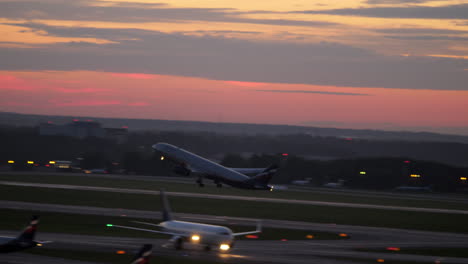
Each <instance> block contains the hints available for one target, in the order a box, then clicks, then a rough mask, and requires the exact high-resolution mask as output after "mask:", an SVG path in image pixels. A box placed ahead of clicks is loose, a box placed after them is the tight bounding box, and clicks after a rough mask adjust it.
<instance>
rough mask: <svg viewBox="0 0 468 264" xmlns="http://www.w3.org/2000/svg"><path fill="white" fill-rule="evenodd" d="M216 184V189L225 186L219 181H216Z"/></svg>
mask: <svg viewBox="0 0 468 264" xmlns="http://www.w3.org/2000/svg"><path fill="white" fill-rule="evenodd" d="M214 183H215V184H216V187H218V188H221V187H223V185H222V184H221V183H220V182H219V181H215V182H214Z"/></svg>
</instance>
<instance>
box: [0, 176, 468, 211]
mask: <svg viewBox="0 0 468 264" xmlns="http://www.w3.org/2000/svg"><path fill="white" fill-rule="evenodd" d="M0 184H1V185H9V186H24V187H40V188H52V189H67V190H84V191H104V192H118V193H132V194H150V195H159V191H153V190H142V189H128V188H111V187H96V186H81V185H67V184H48V183H29V182H14V181H0ZM167 193H168V194H169V195H170V196H181V197H192V198H209V199H224V200H238V201H254V202H269V203H290V204H306V205H319V206H334V207H348V208H367V209H382V210H398V211H408V212H428V213H445V214H468V210H454V209H440V208H421V207H404V206H389V205H374V204H359V203H338V202H322V201H311V200H295V199H280V198H265V197H252V196H235V195H216V194H204V193H185V192H167Z"/></svg>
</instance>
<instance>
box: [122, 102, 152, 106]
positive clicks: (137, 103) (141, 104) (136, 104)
mask: <svg viewBox="0 0 468 264" xmlns="http://www.w3.org/2000/svg"><path fill="white" fill-rule="evenodd" d="M127 105H128V106H148V105H150V104H149V103H146V102H134V103H128V104H127Z"/></svg>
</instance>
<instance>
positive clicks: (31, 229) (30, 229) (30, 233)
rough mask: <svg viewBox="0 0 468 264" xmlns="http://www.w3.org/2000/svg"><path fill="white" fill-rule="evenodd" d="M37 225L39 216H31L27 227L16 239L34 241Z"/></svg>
mask: <svg viewBox="0 0 468 264" xmlns="http://www.w3.org/2000/svg"><path fill="white" fill-rule="evenodd" d="M38 224H39V216H37V215H33V216H32V218H31V221H30V222H29V225H28V226H27V227H26V228H25V229H24V231H23V232H22V233H21V234H20V235H19V236H18V237H17V239H19V240H34V236H35V235H36V230H37V225H38Z"/></svg>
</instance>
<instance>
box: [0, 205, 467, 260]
mask: <svg viewBox="0 0 468 264" xmlns="http://www.w3.org/2000/svg"><path fill="white" fill-rule="evenodd" d="M0 208H10V209H18V210H39V211H50V212H63V213H75V214H76V213H78V214H95V215H114V216H119V215H122V214H124V215H126V216H127V217H138V218H147V219H151V220H154V222H158V221H159V216H160V215H159V212H151V211H142V210H128V209H111V208H100V207H89V206H69V205H53V204H38V203H24V202H11V201H0ZM175 216H176V218H177V219H180V220H186V221H196V222H202V223H215V224H220V225H224V224H232V225H239V224H243V225H246V224H249V225H251V224H252V223H254V222H255V221H256V220H257V219H250V218H239V217H216V216H210V215H199V214H176V215H175ZM263 223H264V224H263V225H264V226H265V227H277V228H284V227H287V228H290V229H304V230H309V231H312V230H315V231H326V232H345V233H347V234H349V235H351V239H349V240H289V241H280V240H275V241H268V240H262V241H261V240H258V241H252V240H242V241H237V242H236V245H235V247H234V249H233V251H232V252H230V253H229V254H219V253H217V252H215V251H213V252H204V251H203V250H201V249H199V248H193V247H189V248H188V249H186V250H182V251H176V250H174V249H173V248H172V246H166V247H165V246H164V245H165V244H167V240H161V239H144V238H128V237H104V236H84V235H75V234H56V233H41V232H39V234H38V239H40V240H52V241H54V243H51V244H46V247H50V248H62V249H74V250H88V251H89V250H91V251H93V250H98V251H101V252H115V251H116V250H121V249H123V250H126V251H129V250H130V251H131V250H135V249H137V248H138V247H139V246H140V245H142V244H144V243H148V242H149V243H152V244H154V245H155V250H154V254H155V255H165V256H176V257H180V258H185V257H187V258H190V259H192V258H195V259H207V260H211V261H216V262H219V263H246V264H248V263H251V264H256V263H278V264H280V263H291V264H305V263H342V264H348V263H354V264H355V263H356V262H355V261H354V262H353V261H352V260H350V259H366V260H369V261H371V262H370V263H372V262H375V260H376V259H379V258H384V259H386V260H399V261H408V262H414V261H422V262H426V263H435V261H441V262H440V263H468V258H466V259H461V258H443V260H441V259H440V258H438V257H433V256H417V255H407V254H398V253H396V254H384V253H368V252H358V251H354V250H353V249H355V248H378V247H380V248H382V247H383V248H385V247H390V246H391V247H401V248H405V247H406V248H407V247H437V248H440V247H465V248H466V247H468V235H464V234H454V233H441V232H426V231H413V230H401V229H392V228H376V227H365V226H349V225H334V224H317V223H308V222H297V221H282V220H268V219H264V220H263ZM0 234H2V235H13V236H14V235H16V234H17V231H0ZM25 255H27V254H23V253H22V254H21V256H22V258H28V257H27V256H25ZM7 256H8V258H9V256H10V255H7ZM12 256H13V257H12V258H13V260H11V261H15V260H14V258H15V256H16V254H15V255H12ZM2 257H3V256H2ZM29 257H30V258H33V259H34V258H42V257H37V256H29ZM8 258H7V260H5V261H10V260H8ZM16 261H17V260H16ZM22 261H24V262H21V261H20V262H6V263H55V262H47V260H45V261H43V262H37V261H34V262H31V261H30V262H28V261H26V260H22ZM0 263H3V262H0ZM57 263H58V262H57ZM62 263H64V262H62ZM66 263H74V262H66Z"/></svg>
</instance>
